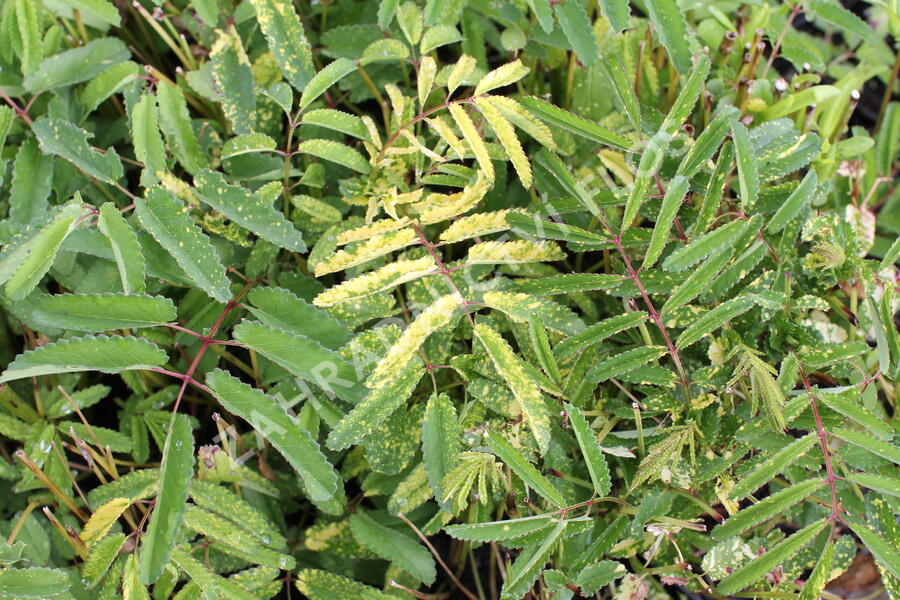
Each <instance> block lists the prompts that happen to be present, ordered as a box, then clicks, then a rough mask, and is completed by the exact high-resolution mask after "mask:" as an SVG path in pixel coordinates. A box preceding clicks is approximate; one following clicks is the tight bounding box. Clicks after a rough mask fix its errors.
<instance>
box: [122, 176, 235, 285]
mask: <svg viewBox="0 0 900 600" xmlns="http://www.w3.org/2000/svg"><path fill="white" fill-rule="evenodd" d="M134 212H135V215H136V216H137V219H138V222H139V223H140V224H141V227H142V228H143V229H144V231H146V232H147V233H149V234H150V235H151V236H153V239H155V240H156V241H157V242H159V245H160V246H162V247H163V248H164V249H165V251H166V252H168V253H169V254H170V255H171V256H172V258H174V259H175V261H176V262H177V263H178V266H179V267H181V268H182V269H183V270H184V273H185V275H187V276H188V277H189V278H190V279H191V281H193V282H194V283H195V284H196V285H197V287H199V288H200V289H202V290H203V291H204V292H206V293H207V294H208V295H209V296H210V297H211V298H214V299H215V300H218V301H219V302H228V301H229V300H230V299H231V290H230V289H229V288H230V286H229V281H228V277H227V276H226V274H225V267H224V266H223V265H222V262H221V261H220V260H219V255H218V253H217V252H216V248H215V247H214V246H213V245H212V242H211V241H210V239H209V238H208V237H207V236H206V234H204V233H203V232H202V231H201V230H200V228H198V227H197V226H196V225H194V222H193V220H192V219H191V215H190V212H189V210H188V207H187V206H185V205H184V204H183V203H182V202H181V201H179V200H178V199H177V198H175V196H174V195H173V194H172V193H171V192H169V191H168V190H164V189H162V188H151V189H149V190H147V194H146V199H141V198H137V199H135V201H134Z"/></svg>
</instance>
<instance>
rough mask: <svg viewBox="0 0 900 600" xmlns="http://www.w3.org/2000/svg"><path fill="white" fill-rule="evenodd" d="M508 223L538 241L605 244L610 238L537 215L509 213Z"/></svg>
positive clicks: (507, 216)
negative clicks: (546, 219)
mask: <svg viewBox="0 0 900 600" xmlns="http://www.w3.org/2000/svg"><path fill="white" fill-rule="evenodd" d="M506 222H507V223H509V224H510V226H512V228H513V230H515V231H516V232H521V233H524V234H526V235H530V236H532V237H536V238H538V239H545V240H559V241H563V242H572V243H576V244H603V243H606V242H608V241H609V239H608V238H606V237H604V236H602V235H598V234H596V233H592V232H590V231H587V230H586V229H582V228H581V227H576V226H575V225H569V224H567V223H554V222H553V221H545V220H544V219H540V218H538V217H537V216H535V215H527V214H522V213H518V212H515V213H509V214H508V215H506Z"/></svg>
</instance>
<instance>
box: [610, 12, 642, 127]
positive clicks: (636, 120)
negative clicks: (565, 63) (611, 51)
mask: <svg viewBox="0 0 900 600" xmlns="http://www.w3.org/2000/svg"><path fill="white" fill-rule="evenodd" d="M620 1H621V0H601V2H600V6H601V7H604V8H605V6H606V4H607V3H609V4H614V3H618V2H620ZM624 4H625V7H626V11H627V10H628V9H627V7H628V3H627V2H624ZM626 14H627V13H626ZM607 18H609V16H607ZM610 22H611V23H612V21H610ZM626 24H627V17H626ZM613 27H614V28H615V24H613ZM616 29H618V28H616ZM600 66H601V68H602V69H603V71H604V72H605V73H606V78H607V79H608V80H609V81H610V83H612V88H613V92H614V93H615V95H616V97H617V98H618V99H619V102H621V103H622V107H623V108H624V109H625V114H626V115H627V116H628V121H629V122H630V123H631V126H632V127H634V130H635V131H642V130H643V127H641V107H640V104H639V102H638V99H637V95H636V94H635V93H634V86H633V85H632V83H631V81H629V79H628V75H626V74H625V71H624V70H623V69H622V64H621V63H620V62H619V61H616V60H609V59H606V58H604V59H601V60H600Z"/></svg>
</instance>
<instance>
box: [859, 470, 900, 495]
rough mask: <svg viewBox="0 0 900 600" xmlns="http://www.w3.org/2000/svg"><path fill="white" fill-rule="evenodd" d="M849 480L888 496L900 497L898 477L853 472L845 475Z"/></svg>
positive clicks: (899, 480)
mask: <svg viewBox="0 0 900 600" xmlns="http://www.w3.org/2000/svg"><path fill="white" fill-rule="evenodd" d="M847 478H848V479H850V480H851V481H855V482H856V483H858V484H860V485H862V486H864V487H867V488H869V489H870V490H875V491H876V492H881V493H882V494H888V495H890V496H895V497H900V479H895V478H893V477H886V476H884V475H875V474H873V473H853V474H852V475H848V476H847Z"/></svg>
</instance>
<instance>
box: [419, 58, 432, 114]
mask: <svg viewBox="0 0 900 600" xmlns="http://www.w3.org/2000/svg"><path fill="white" fill-rule="evenodd" d="M436 75H437V63H436V62H435V61H434V59H433V58H431V57H430V56H423V57H422V60H421V61H420V62H419V77H418V80H417V84H418V91H419V109H420V110H424V108H425V101H426V100H427V99H428V94H429V93H430V92H431V87H432V86H433V85H434V78H435V76H436Z"/></svg>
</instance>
